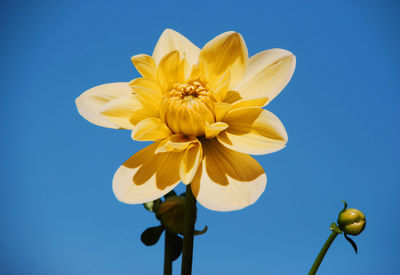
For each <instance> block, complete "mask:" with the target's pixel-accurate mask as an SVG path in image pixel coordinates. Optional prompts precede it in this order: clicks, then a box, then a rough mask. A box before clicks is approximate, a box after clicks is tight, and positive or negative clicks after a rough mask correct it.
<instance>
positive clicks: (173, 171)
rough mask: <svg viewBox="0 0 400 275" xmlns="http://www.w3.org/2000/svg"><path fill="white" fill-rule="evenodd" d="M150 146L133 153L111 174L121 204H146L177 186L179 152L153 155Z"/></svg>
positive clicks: (154, 145) (180, 157) (114, 189)
mask: <svg viewBox="0 0 400 275" xmlns="http://www.w3.org/2000/svg"><path fill="white" fill-rule="evenodd" d="M157 146H158V144H157V143H154V144H152V145H150V146H148V147H146V148H144V149H142V150H141V151H139V152H137V153H136V154H134V155H133V156H132V157H131V158H130V159H128V160H127V161H126V162H125V163H124V164H123V165H121V166H120V167H119V168H118V170H117V172H116V173H115V175H114V179H113V191H114V194H115V196H116V197H117V199H118V200H119V201H121V202H124V203H130V204H136V203H144V202H149V201H152V200H155V199H158V198H160V197H162V196H163V195H165V194H167V193H168V192H169V191H171V190H172V189H174V188H175V187H176V185H177V184H178V183H179V181H180V178H179V165H180V162H181V159H182V153H175V152H169V153H162V154H155V153H154V150H155V149H156V148H157Z"/></svg>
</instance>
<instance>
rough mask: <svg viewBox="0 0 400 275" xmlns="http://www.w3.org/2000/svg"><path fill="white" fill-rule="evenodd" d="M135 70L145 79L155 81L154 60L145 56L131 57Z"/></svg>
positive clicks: (155, 69)
mask: <svg viewBox="0 0 400 275" xmlns="http://www.w3.org/2000/svg"><path fill="white" fill-rule="evenodd" d="M131 60H132V63H133V65H134V66H135V68H136V70H138V72H139V73H140V74H141V75H142V76H143V77H145V78H149V79H153V80H157V65H156V62H155V61H154V59H153V58H152V57H151V56H149V55H147V54H138V55H134V56H132V57H131Z"/></svg>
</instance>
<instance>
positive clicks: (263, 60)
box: [234, 49, 296, 101]
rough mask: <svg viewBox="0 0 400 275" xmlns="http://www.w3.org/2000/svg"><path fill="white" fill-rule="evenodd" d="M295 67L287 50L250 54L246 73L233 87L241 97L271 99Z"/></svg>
mask: <svg viewBox="0 0 400 275" xmlns="http://www.w3.org/2000/svg"><path fill="white" fill-rule="evenodd" d="M295 67H296V57H295V56H294V55H293V54H292V53H291V52H289V51H286V50H281V49H272V50H267V51H263V52H260V53H258V54H256V55H254V56H252V57H251V58H250V60H249V65H248V68H247V70H246V73H245V75H244V77H243V79H242V80H241V81H240V83H239V84H238V85H237V86H236V87H235V88H234V89H235V90H236V91H238V92H239V94H240V96H241V97H242V98H254V97H267V98H268V99H269V101H271V100H273V99H274V98H275V97H276V96H277V95H278V94H279V93H280V92H281V91H282V90H283V88H285V86H286V84H288V82H289V80H290V78H291V77H292V75H293V72H294V68H295Z"/></svg>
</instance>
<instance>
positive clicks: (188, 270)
mask: <svg viewBox="0 0 400 275" xmlns="http://www.w3.org/2000/svg"><path fill="white" fill-rule="evenodd" d="M184 221H185V225H184V229H183V252H182V269H181V275H191V274H192V260H193V234H194V223H195V221H196V198H195V197H194V196H193V193H192V188H191V187H190V184H188V185H186V202H185V219H184Z"/></svg>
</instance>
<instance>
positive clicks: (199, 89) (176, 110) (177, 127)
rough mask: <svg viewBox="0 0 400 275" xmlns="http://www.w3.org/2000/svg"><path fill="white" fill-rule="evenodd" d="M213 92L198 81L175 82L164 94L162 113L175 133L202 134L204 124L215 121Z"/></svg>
mask: <svg viewBox="0 0 400 275" xmlns="http://www.w3.org/2000/svg"><path fill="white" fill-rule="evenodd" d="M215 101H216V100H215V98H214V95H213V92H212V91H211V90H210V89H209V88H208V87H207V85H204V84H202V83H201V82H199V81H193V82H191V83H184V84H180V83H178V84H175V85H174V86H173V88H172V89H171V90H170V91H169V92H168V93H167V94H166V95H165V96H164V100H163V106H162V113H163V114H162V115H163V117H164V121H165V123H166V124H167V125H168V127H169V128H170V129H171V131H173V132H174V133H176V134H184V135H188V136H203V135H204V126H205V124H207V123H208V124H212V123H214V122H215V116H214V103H215Z"/></svg>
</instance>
